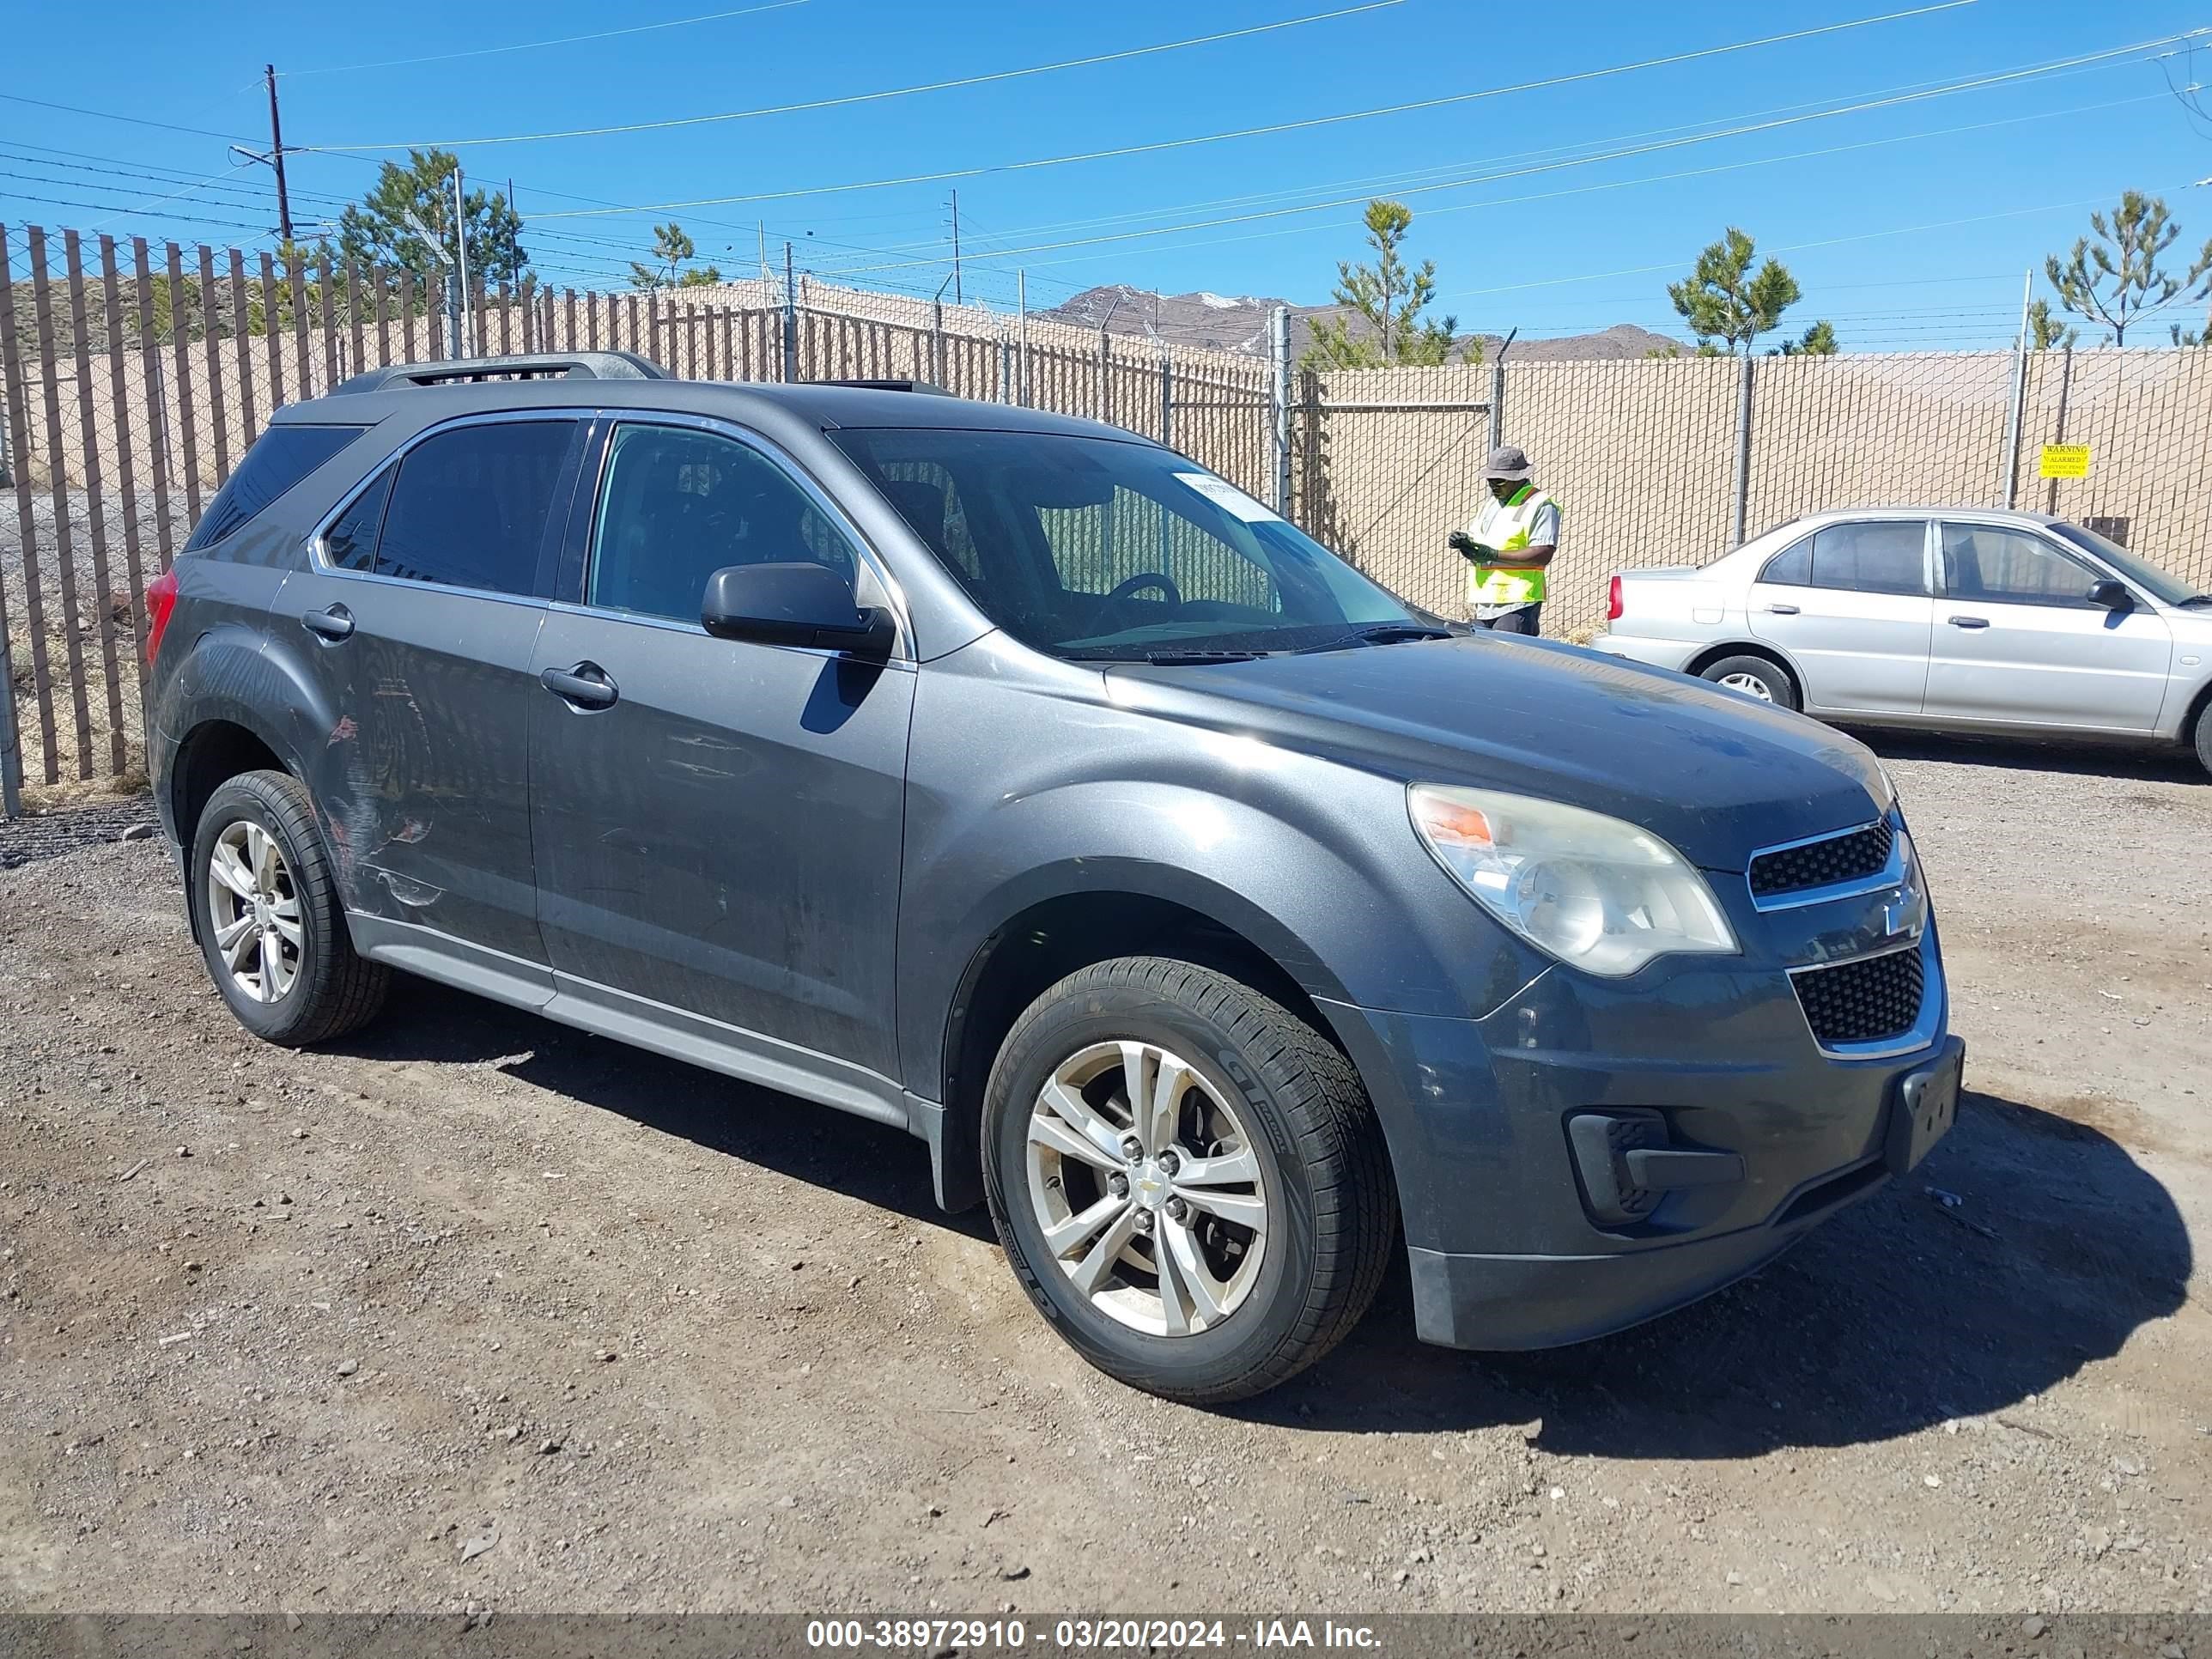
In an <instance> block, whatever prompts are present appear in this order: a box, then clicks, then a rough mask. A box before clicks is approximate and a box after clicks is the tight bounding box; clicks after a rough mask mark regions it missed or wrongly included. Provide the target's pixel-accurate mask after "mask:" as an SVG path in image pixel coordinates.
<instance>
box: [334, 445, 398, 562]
mask: <svg viewBox="0 0 2212 1659" xmlns="http://www.w3.org/2000/svg"><path fill="white" fill-rule="evenodd" d="M391 499H392V468H390V467H388V466H387V467H386V468H385V469H384V471H382V472H380V473H379V474H378V475H377V479H376V482H375V483H373V484H371V485H370V486H369V487H368V489H364V490H363V491H362V493H361V494H360V495H359V496H357V497H356V499H355V501H354V503H353V505H352V506H350V507H348V508H346V510H345V511H344V512H343V513H339V514H338V516H337V519H335V520H332V522H331V527H330V528H329V529H328V530H326V531H325V532H323V556H324V557H325V558H326V559H328V560H329V561H330V562H331V565H332V566H333V567H335V568H337V569H340V570H358V571H361V572H362V574H368V572H370V571H373V570H374V569H375V568H376V532H377V531H378V530H379V529H380V527H381V526H383V523H384V506H385V503H386V501H390V500H391Z"/></svg>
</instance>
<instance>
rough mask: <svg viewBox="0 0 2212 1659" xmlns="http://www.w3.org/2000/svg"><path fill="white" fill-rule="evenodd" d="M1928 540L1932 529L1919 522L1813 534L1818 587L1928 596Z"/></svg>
mask: <svg viewBox="0 0 2212 1659" xmlns="http://www.w3.org/2000/svg"><path fill="white" fill-rule="evenodd" d="M1927 540H1928V526H1926V525H1925V524H1923V523H1922V522H1921V521H1920V520H1917V519H1912V520H1889V521H1887V522H1878V523H1872V524H1832V525H1830V526H1828V527H1827V528H1826V529H1825V530H1818V531H1815V532H1814V533H1813V586H1815V587H1844V588H1849V589H1850V590H1851V591H1852V592H1857V593H1909V594H1923V593H1925V592H1927V591H1928V572H1927V560H1926V547H1927Z"/></svg>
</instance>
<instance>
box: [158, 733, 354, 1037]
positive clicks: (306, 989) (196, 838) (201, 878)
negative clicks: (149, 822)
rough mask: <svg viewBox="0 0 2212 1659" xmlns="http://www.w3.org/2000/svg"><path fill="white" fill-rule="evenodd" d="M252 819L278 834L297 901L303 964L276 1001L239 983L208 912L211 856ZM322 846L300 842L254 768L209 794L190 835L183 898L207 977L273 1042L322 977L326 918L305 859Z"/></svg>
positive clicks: (296, 1022) (291, 1025)
mask: <svg viewBox="0 0 2212 1659" xmlns="http://www.w3.org/2000/svg"><path fill="white" fill-rule="evenodd" d="M249 822H250V823H257V824H258V825H259V826H260V827H261V828H262V829H264V830H266V831H267V832H268V833H269V834H270V835H271V836H275V837H276V844H277V845H278V846H279V847H280V848H283V853H284V862H285V863H286V864H287V865H288V866H290V868H291V872H292V890H293V892H294V893H295V895H297V896H298V902H299V911H300V941H301V942H300V968H299V971H298V972H297V973H295V975H293V976H292V983H291V985H290V987H289V988H288V989H287V990H286V991H285V993H284V994H283V996H281V997H279V998H277V999H276V1001H274V1002H256V1001H254V1000H252V999H251V998H249V997H247V996H246V994H244V993H243V992H241V991H240V989H239V987H238V984H237V981H234V979H233V978H232V977H231V974H230V969H229V968H228V965H227V964H226V963H224V962H223V960H222V956H221V954H220V953H219V952H218V951H216V944H215V933H214V929H213V927H211V925H210V921H209V917H208V881H209V877H208V862H209V860H210V858H211V857H212V856H213V855H214V853H215V844H216V840H217V839H218V838H219V837H220V836H222V832H223V831H224V830H225V829H228V828H229V827H230V826H231V825H232V824H234V823H249ZM319 851H320V849H319V848H303V847H301V845H300V844H299V842H298V841H297V840H296V839H295V836H293V835H292V832H291V831H290V829H288V828H287V827H286V825H285V823H284V821H283V815H282V814H281V813H279V812H278V811H276V803H275V802H274V801H272V800H271V799H270V798H269V795H268V793H266V792H265V791H264V789H263V788H261V787H258V786H257V784H256V782H255V781H254V779H253V777H252V775H251V774H248V775H246V776H245V777H241V778H233V779H232V780H231V781H229V782H228V783H226V784H224V785H222V787H220V788H218V789H217V790H216V792H215V793H214V794H213V795H211V796H210V797H209V798H208V804H207V805H206V807H205V808H204V809H203V811H201V813H200V823H199V829H197V831H196V832H195V833H194V835H193V836H192V850H191V864H190V866H189V868H188V878H187V880H186V882H185V902H186V903H188V904H189V905H190V906H191V923H192V938H193V939H195V940H197V942H198V945H199V947H200V957H201V959H202V960H203V961H204V962H205V963H206V964H207V970H208V977H209V978H210V979H211V980H213V981H215V987H216V991H217V992H218V993H220V994H221V995H222V1000H223V1001H224V1002H226V1003H228V1005H229V1006H230V1012H232V1013H233V1014H234V1015H235V1016H237V1018H238V1023H239V1024H241V1025H243V1026H245V1027H246V1030H249V1031H251V1032H252V1033H253V1034H254V1035H255V1036H258V1037H263V1038H266V1039H268V1040H269V1041H270V1042H283V1040H284V1039H285V1038H286V1037H287V1036H289V1035H290V1033H291V1032H292V1031H294V1030H296V1029H298V1028H299V1027H301V1025H303V1024H306V1022H307V1020H309V1019H310V1018H313V1013H314V1005H315V987H317V986H318V985H319V984H320V983H321V978H322V967H323V962H322V957H323V951H324V938H323V933H324V925H325V919H324V918H323V917H322V916H321V915H319V914H317V912H316V908H315V906H314V905H313V903H311V902H310V901H309V898H308V883H307V876H306V867H307V860H308V859H310V858H312V857H315V856H319Z"/></svg>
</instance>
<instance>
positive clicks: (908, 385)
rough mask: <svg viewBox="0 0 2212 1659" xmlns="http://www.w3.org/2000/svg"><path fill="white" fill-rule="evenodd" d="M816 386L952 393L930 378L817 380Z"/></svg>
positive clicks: (942, 395)
mask: <svg viewBox="0 0 2212 1659" xmlns="http://www.w3.org/2000/svg"><path fill="white" fill-rule="evenodd" d="M814 384H815V385H816V386H859V387H860V389H861V390H862V391H864V392H927V393H928V394H929V395H930V396H931V397H933V398H950V397H951V396H952V393H951V392H947V391H946V390H945V388H944V387H943V386H938V385H936V384H934V383H933V382H932V381H929V380H817V381H815V382H814Z"/></svg>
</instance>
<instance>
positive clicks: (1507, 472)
mask: <svg viewBox="0 0 2212 1659" xmlns="http://www.w3.org/2000/svg"><path fill="white" fill-rule="evenodd" d="M1532 470H1533V469H1531V468H1530V466H1529V465H1528V456H1526V455H1524V454H1523V453H1522V452H1521V451H1520V449H1519V448H1517V447H1516V446H1514V445H1512V444H1501V445H1499V446H1498V447H1497V448H1496V449H1493V450H1492V451H1491V452H1490V459H1488V460H1487V461H1486V462H1485V463H1483V468H1482V477H1483V482H1484V483H1487V484H1488V485H1489V486H1490V499H1489V500H1488V501H1485V502H1484V503H1483V504H1482V510H1481V511H1480V512H1479V513H1476V514H1475V515H1474V524H1473V525H1471V526H1468V528H1467V529H1465V530H1455V531H1453V532H1451V536H1450V538H1449V539H1450V542H1451V545H1452V547H1453V549H1454V550H1455V551H1456V552H1458V553H1459V554H1460V555H1461V556H1463V557H1464V558H1466V559H1467V560H1468V573H1467V603H1468V611H1470V612H1471V613H1472V615H1473V616H1474V620H1475V621H1476V622H1477V623H1480V625H1481V626H1482V627H1484V628H1489V629H1496V630H1497V631H1498V632H1499V633H1502V634H1534V633H1535V632H1536V631H1537V628H1536V619H1537V617H1539V616H1540V615H1541V614H1542V611H1543V606H1544V571H1545V568H1546V567H1547V566H1548V565H1549V564H1550V563H1551V562H1552V556H1553V554H1555V553H1557V552H1558V551H1559V503H1558V502H1557V501H1553V499H1552V498H1551V497H1550V496H1549V495H1546V494H1545V493H1544V492H1543V491H1542V490H1541V489H1537V488H1536V486H1535V485H1534V484H1533V483H1530V482H1529V475H1530V473H1531V471H1532Z"/></svg>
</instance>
